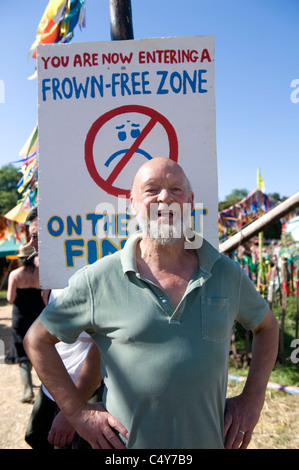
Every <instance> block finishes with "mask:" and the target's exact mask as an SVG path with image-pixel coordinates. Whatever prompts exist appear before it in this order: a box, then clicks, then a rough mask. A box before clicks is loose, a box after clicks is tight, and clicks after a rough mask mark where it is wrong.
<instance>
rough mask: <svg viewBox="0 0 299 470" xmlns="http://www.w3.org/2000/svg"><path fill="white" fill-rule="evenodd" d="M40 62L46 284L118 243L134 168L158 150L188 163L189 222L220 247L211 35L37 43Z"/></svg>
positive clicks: (130, 222) (126, 227)
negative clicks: (191, 194)
mask: <svg viewBox="0 0 299 470" xmlns="http://www.w3.org/2000/svg"><path fill="white" fill-rule="evenodd" d="M37 65H38V129H39V148H38V154H39V254H40V280H41V286H42V288H44V289H46V288H60V287H64V286H66V285H67V282H68V279H69V277H70V276H71V275H72V274H74V272H75V271H76V270H78V269H79V268H81V267H83V266H84V265H86V264H90V263H93V262H94V261H95V260H96V259H98V258H99V257H103V256H106V255H108V254H110V253H112V252H114V251H115V250H118V249H120V248H121V247H122V246H123V245H124V243H125V241H126V239H127V237H128V235H130V233H132V231H135V229H136V223H135V220H134V219H133V218H132V216H131V214H130V211H129V199H128V197H129V193H130V188H131V184H132V181H133V177H134V175H135V173H136V171H137V170H138V168H139V167H140V165H142V164H143V163H144V162H146V161H147V160H149V159H151V158H155V157H159V156H164V157H167V158H170V159H172V160H174V161H177V162H178V163H179V164H180V165H181V166H182V167H183V169H184V170H185V172H186V174H187V176H188V177H189V179H190V182H191V185H192V188H193V191H194V193H195V202H196V203H197V209H196V211H195V213H194V214H193V216H194V215H195V217H193V228H194V229H195V231H196V232H200V233H201V234H202V235H203V236H204V237H205V238H206V239H207V240H209V241H210V242H211V243H212V244H213V245H214V246H215V247H217V248H218V220H217V213H218V191H217V187H218V185H217V163H216V132H215V99H214V38H213V37H211V36H195V37H174V38H163V39H144V40H143V39H141V40H133V41H132V40H131V41H109V42H94V43H78V44H75V43H73V44H60V45H57V44H55V45H52V44H50V45H42V46H39V47H38V58H37ZM201 204H202V205H201Z"/></svg>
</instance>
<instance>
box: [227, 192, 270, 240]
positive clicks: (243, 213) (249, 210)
mask: <svg viewBox="0 0 299 470" xmlns="http://www.w3.org/2000/svg"><path fill="white" fill-rule="evenodd" d="M275 204H276V201H275V199H273V198H272V197H271V196H268V195H267V194H265V193H263V192H262V191H261V190H260V189H256V190H254V191H253V192H252V193H250V194H249V195H248V196H247V197H246V198H244V199H242V200H241V201H240V202H238V203H237V204H235V205H233V206H231V207H229V208H227V209H224V210H223V211H221V212H219V213H218V230H219V240H221V241H223V240H224V239H225V238H226V237H228V236H230V235H231V234H232V233H233V232H236V231H238V230H240V229H241V228H242V227H244V226H245V225H248V224H250V223H251V222H253V221H254V220H256V219H258V218H259V217H260V216H261V214H265V213H266V212H268V211H269V210H270V209H272V208H273V207H274V206H275Z"/></svg>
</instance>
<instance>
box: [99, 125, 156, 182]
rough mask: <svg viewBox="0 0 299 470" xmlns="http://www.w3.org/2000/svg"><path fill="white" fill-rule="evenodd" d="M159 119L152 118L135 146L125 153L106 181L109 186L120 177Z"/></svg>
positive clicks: (135, 142)
mask: <svg viewBox="0 0 299 470" xmlns="http://www.w3.org/2000/svg"><path fill="white" fill-rule="evenodd" d="M156 123H157V119H154V118H152V119H151V120H150V121H149V122H148V123H147V125H146V126H145V128H144V129H143V130H142V131H141V132H140V134H139V136H138V137H137V138H136V140H135V141H134V143H133V145H132V146H131V147H130V148H129V150H128V151H127V152H126V153H125V155H124V156H123V157H122V159H121V160H120V161H119V162H118V164H117V165H116V166H115V168H114V169H113V170H112V172H111V173H110V176H108V178H107V179H106V182H107V183H108V184H111V185H112V183H113V182H114V180H115V179H116V178H117V177H118V175H119V174H120V172H121V171H122V169H123V168H124V167H125V166H126V164H127V163H128V162H129V160H130V159H131V158H132V156H133V155H134V153H135V152H136V150H137V149H138V148H139V145H140V144H141V143H142V141H143V140H144V139H145V138H146V136H147V135H148V134H149V132H150V131H151V130H152V129H153V127H154V126H155V125H156Z"/></svg>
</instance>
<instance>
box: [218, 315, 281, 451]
mask: <svg viewBox="0 0 299 470" xmlns="http://www.w3.org/2000/svg"><path fill="white" fill-rule="evenodd" d="M278 336H279V327H278V323H277V320H276V318H275V316H274V315H273V313H272V312H271V311H270V310H269V311H268V313H267V314H266V316H265V318H264V320H263V321H262V322H261V323H260V325H258V327H257V328H255V329H254V330H253V343H252V360H251V364H250V368H249V373H248V377H247V380H246V383H245V386H244V389H243V392H242V393H241V395H239V396H237V397H234V398H228V399H227V400H226V409H225V416H224V436H225V437H226V441H225V447H226V448H227V449H236V448H239V447H241V448H242V449H245V448H246V447H247V446H248V444H249V442H250V440H251V436H252V432H253V429H254V427H255V426H256V424H257V422H258V420H259V416H260V412H261V410H262V408H263V404H264V400H265V392H266V388H267V383H268V380H269V377H270V374H271V371H272V369H273V366H274V364H275V361H276V358H277V351H278ZM240 431H242V432H240ZM243 433H244V434H243Z"/></svg>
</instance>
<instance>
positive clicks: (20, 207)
mask: <svg viewBox="0 0 299 470" xmlns="http://www.w3.org/2000/svg"><path fill="white" fill-rule="evenodd" d="M29 211H30V208H29V210H26V209H25V203H24V201H22V202H20V203H19V204H17V205H16V206H15V207H13V209H11V210H10V211H9V212H7V213H6V214H5V215H4V217H5V218H6V219H9V220H13V221H14V222H18V224H25V222H26V217H27V215H28V214H29Z"/></svg>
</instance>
